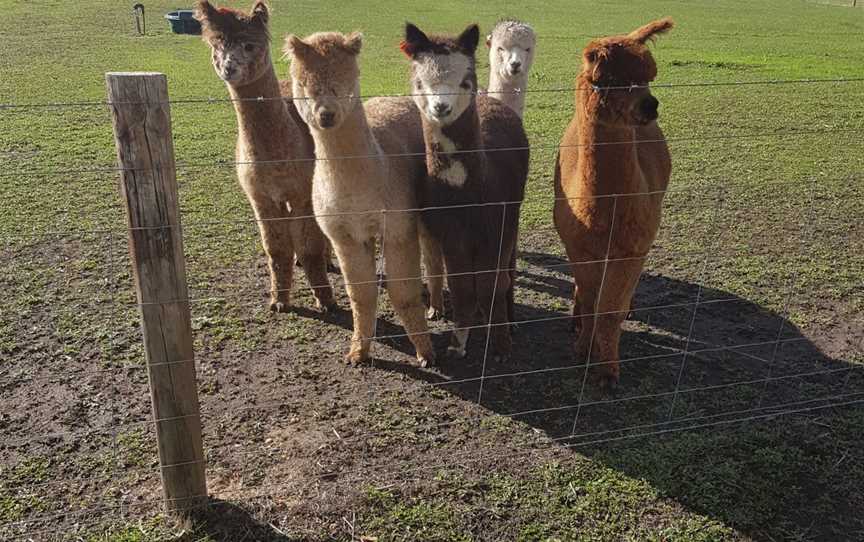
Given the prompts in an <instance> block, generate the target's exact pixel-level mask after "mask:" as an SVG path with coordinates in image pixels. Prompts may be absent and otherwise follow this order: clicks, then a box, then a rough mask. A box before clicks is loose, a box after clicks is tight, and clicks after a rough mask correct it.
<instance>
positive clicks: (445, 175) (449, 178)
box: [436, 160, 468, 186]
mask: <svg viewBox="0 0 864 542" xmlns="http://www.w3.org/2000/svg"><path fill="white" fill-rule="evenodd" d="M436 177H438V178H439V179H441V180H442V181H444V182H446V183H447V184H449V185H452V186H462V185H463V184H465V180H466V179H467V178H468V172H467V171H466V170H465V166H463V165H462V162H459V161H458V160H453V161H451V162H450V164H449V165H448V166H447V167H446V168H444V169H442V170H441V171H439V172H438V173H437V175H436Z"/></svg>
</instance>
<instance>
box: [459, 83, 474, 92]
mask: <svg viewBox="0 0 864 542" xmlns="http://www.w3.org/2000/svg"><path fill="white" fill-rule="evenodd" d="M459 87H460V88H462V89H463V90H471V83H469V82H468V81H462V84H461V85H459Z"/></svg>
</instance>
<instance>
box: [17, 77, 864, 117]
mask: <svg viewBox="0 0 864 542" xmlns="http://www.w3.org/2000/svg"><path fill="white" fill-rule="evenodd" d="M860 82H864V77H836V78H824V79H816V78H803V79H762V80H755V81H693V82H689V83H652V84H649V85H640V84H632V85H592V86H589V87H574V86H567V87H550V88H526V89H516V90H507V91H503V90H502V91H489V90H477V91H462V92H451V93H434V94H433V93H423V92H421V93H389V94H361V95H359V96H358V95H353V94H346V95H341V96H335V97H333V98H335V99H337V100H339V99H341V100H354V99H360V100H366V99H371V98H414V97H423V96H462V95H486V94H489V95H496V94H500V95H513V94H549V93H562V92H576V91H594V92H609V91H623V90H627V91H632V90H638V89H648V88H653V89H661V88H662V89H675V88H687V89H692V88H698V87H730V86H731V87H738V86H776V85H806V84H840V83H860ZM314 99H315V98H314V97H309V96H278V97H268V96H257V97H253V98H212V97H207V98H174V99H170V100H165V101H148V102H110V101H107V100H93V101H86V100H84V101H72V102H41V103H40V102H32V103H0V110H3V109H46V108H75V107H116V106H124V105H172V104H177V105H180V104H216V103H234V102H267V101H305V100H314Z"/></svg>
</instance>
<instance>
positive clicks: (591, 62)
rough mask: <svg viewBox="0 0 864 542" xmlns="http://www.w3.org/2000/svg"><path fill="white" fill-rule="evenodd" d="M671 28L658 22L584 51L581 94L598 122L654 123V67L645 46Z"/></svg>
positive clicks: (664, 21)
mask: <svg viewBox="0 0 864 542" xmlns="http://www.w3.org/2000/svg"><path fill="white" fill-rule="evenodd" d="M673 26H674V24H673V22H672V20H671V19H669V18H666V19H659V20H656V21H652V22H650V23H648V24H646V25H644V26H641V27H639V28H637V29H636V30H634V31H633V32H631V33H629V34H627V35H625V36H613V37H609V38H601V39H597V40H594V41H592V42H591V43H589V44H588V46H587V47H586V48H585V51H584V54H583V59H582V72H581V73H580V74H579V78H578V79H577V87H579V89H580V90H579V91H580V92H588V93H589V98H588V103H589V104H591V105H592V106H594V107H595V108H596V110H597V114H598V115H599V117H600V120H601V122H605V123H607V124H618V125H622V124H623V125H627V126H641V125H645V124H649V123H651V122H654V121H655V120H656V119H657V116H658V114H657V108H658V106H659V105H660V102H659V101H657V98H655V97H654V96H652V95H651V91H650V90H649V88H648V85H649V83H651V81H653V80H654V78H655V77H657V64H656V63H655V62H654V57H653V56H651V52H650V51H649V50H648V45H647V43H648V42H649V41H652V40H654V39H655V38H656V37H657V36H659V35H660V34H664V33H666V32H668V31H669V30H670V29H671V28H672V27H673Z"/></svg>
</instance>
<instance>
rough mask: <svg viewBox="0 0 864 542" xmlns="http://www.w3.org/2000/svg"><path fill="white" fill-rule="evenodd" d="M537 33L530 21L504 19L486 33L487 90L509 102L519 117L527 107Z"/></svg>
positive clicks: (495, 96) (501, 99)
mask: <svg viewBox="0 0 864 542" xmlns="http://www.w3.org/2000/svg"><path fill="white" fill-rule="evenodd" d="M536 44H537V37H536V36H535V34H534V29H533V28H531V26H530V25H528V24H527V23H523V22H520V21H513V20H504V21H500V22H499V23H498V24H496V25H495V28H493V29H492V33H491V34H489V35H488V36H486V47H488V48H489V88H488V89H487V91H486V92H487V93H488V94H489V95H490V96H492V97H493V98H497V99H498V100H500V101H502V102H504V103H505V104H507V105H508V106H509V107H510V109H512V110H513V111H515V112H516V113H517V114H518V115H519V117H520V118H521V117H522V112H523V111H524V109H525V90H526V89H527V88H528V72H529V71H530V70H531V64H533V63H534V50H535V47H536Z"/></svg>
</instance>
